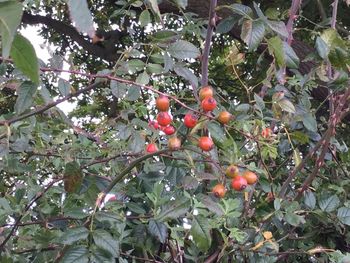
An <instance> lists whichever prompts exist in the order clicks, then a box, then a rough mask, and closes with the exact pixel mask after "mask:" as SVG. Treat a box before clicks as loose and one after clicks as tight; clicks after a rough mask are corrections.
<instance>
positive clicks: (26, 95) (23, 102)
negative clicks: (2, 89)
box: [15, 81, 37, 114]
mask: <svg viewBox="0 0 350 263" xmlns="http://www.w3.org/2000/svg"><path fill="white" fill-rule="evenodd" d="M36 90H37V85H35V84H34V83H33V82H30V81H24V82H23V83H22V84H21V86H19V90H18V97H17V100H16V104H15V111H16V113H17V114H21V113H23V112H24V111H25V110H27V109H28V108H30V107H31V106H32V104H33V97H34V95H35V92H36Z"/></svg>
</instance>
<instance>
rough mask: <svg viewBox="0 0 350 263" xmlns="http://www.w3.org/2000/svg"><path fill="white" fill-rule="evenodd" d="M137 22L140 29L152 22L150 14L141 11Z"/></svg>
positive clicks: (146, 11)
mask: <svg viewBox="0 0 350 263" xmlns="http://www.w3.org/2000/svg"><path fill="white" fill-rule="evenodd" d="M139 22H140V26H141V27H145V26H147V25H148V24H149V23H151V22H152V20H151V14H150V13H149V11H148V9H146V10H143V11H142V12H141V14H140V17H139Z"/></svg>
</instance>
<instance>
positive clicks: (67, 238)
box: [59, 227, 89, 245]
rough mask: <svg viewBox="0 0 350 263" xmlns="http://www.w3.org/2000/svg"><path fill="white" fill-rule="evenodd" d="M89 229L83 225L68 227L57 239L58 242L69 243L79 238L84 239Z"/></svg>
mask: <svg viewBox="0 0 350 263" xmlns="http://www.w3.org/2000/svg"><path fill="white" fill-rule="evenodd" d="M88 235H89V231H88V230H87V229H86V228H85V227H77V228H68V229H67V230H66V231H65V232H64V233H63V235H62V236H61V237H60V239H59V243H61V244H64V245H71V244H73V243H75V242H77V241H79V240H83V239H86V238H87V237H88Z"/></svg>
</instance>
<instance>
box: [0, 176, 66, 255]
mask: <svg viewBox="0 0 350 263" xmlns="http://www.w3.org/2000/svg"><path fill="white" fill-rule="evenodd" d="M61 180H62V179H61V178H59V179H55V180H53V181H52V182H51V183H49V184H48V185H47V186H46V188H45V189H44V190H43V191H42V192H39V193H37V195H36V196H35V197H34V198H33V199H32V200H31V201H30V202H29V203H28V204H27V205H26V207H25V208H24V211H23V212H22V214H21V215H20V216H19V217H18V218H17V219H16V221H15V223H14V225H13V227H12V229H11V231H10V233H9V234H8V235H7V236H6V238H5V239H4V241H3V242H2V243H1V244H0V251H1V250H3V249H4V246H5V245H6V243H7V242H8V241H9V240H10V238H11V236H12V235H13V234H14V233H15V232H16V231H17V229H18V226H19V224H20V223H21V220H22V218H23V217H24V214H25V212H27V211H28V210H29V208H30V207H31V206H32V205H33V204H34V203H35V202H36V201H38V200H39V199H40V198H41V197H43V195H44V194H45V193H46V192H47V191H48V190H49V189H50V188H51V187H52V186H53V185H54V184H55V183H57V182H58V181H61Z"/></svg>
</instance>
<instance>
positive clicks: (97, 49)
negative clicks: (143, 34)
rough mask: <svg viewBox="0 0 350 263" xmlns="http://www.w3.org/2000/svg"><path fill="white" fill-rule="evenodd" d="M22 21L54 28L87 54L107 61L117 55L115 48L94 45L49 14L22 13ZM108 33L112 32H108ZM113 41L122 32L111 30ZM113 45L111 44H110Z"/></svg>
mask: <svg viewBox="0 0 350 263" xmlns="http://www.w3.org/2000/svg"><path fill="white" fill-rule="evenodd" d="M22 22H23V23H24V24H28V25H36V24H43V25H46V26H47V27H49V28H51V29H53V30H55V31H56V32H57V33H59V34H60V35H62V36H63V35H64V36H68V37H70V38H71V39H72V40H73V41H74V42H76V43H78V44H79V45H80V46H81V47H82V48H83V49H84V50H85V51H87V52H88V53H89V54H92V55H95V56H97V57H100V58H102V59H105V60H107V61H116V60H117V59H118V57H119V55H118V54H117V52H116V48H115V47H113V48H109V49H108V48H106V47H104V46H100V45H94V44H93V43H92V42H90V40H88V39H86V38H85V37H84V36H83V35H81V34H80V33H79V32H78V31H77V30H76V29H75V28H74V27H73V26H71V25H68V24H66V23H65V22H62V21H58V20H55V19H53V18H51V17H49V16H41V15H32V14H29V13H27V12H24V13H23V17H22ZM109 33H112V31H111V32H109ZM113 34H115V35H116V36H115V37H114V39H113V40H114V41H115V40H117V39H119V38H120V37H121V36H122V35H124V33H121V32H119V31H113ZM111 46H113V45H111Z"/></svg>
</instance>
